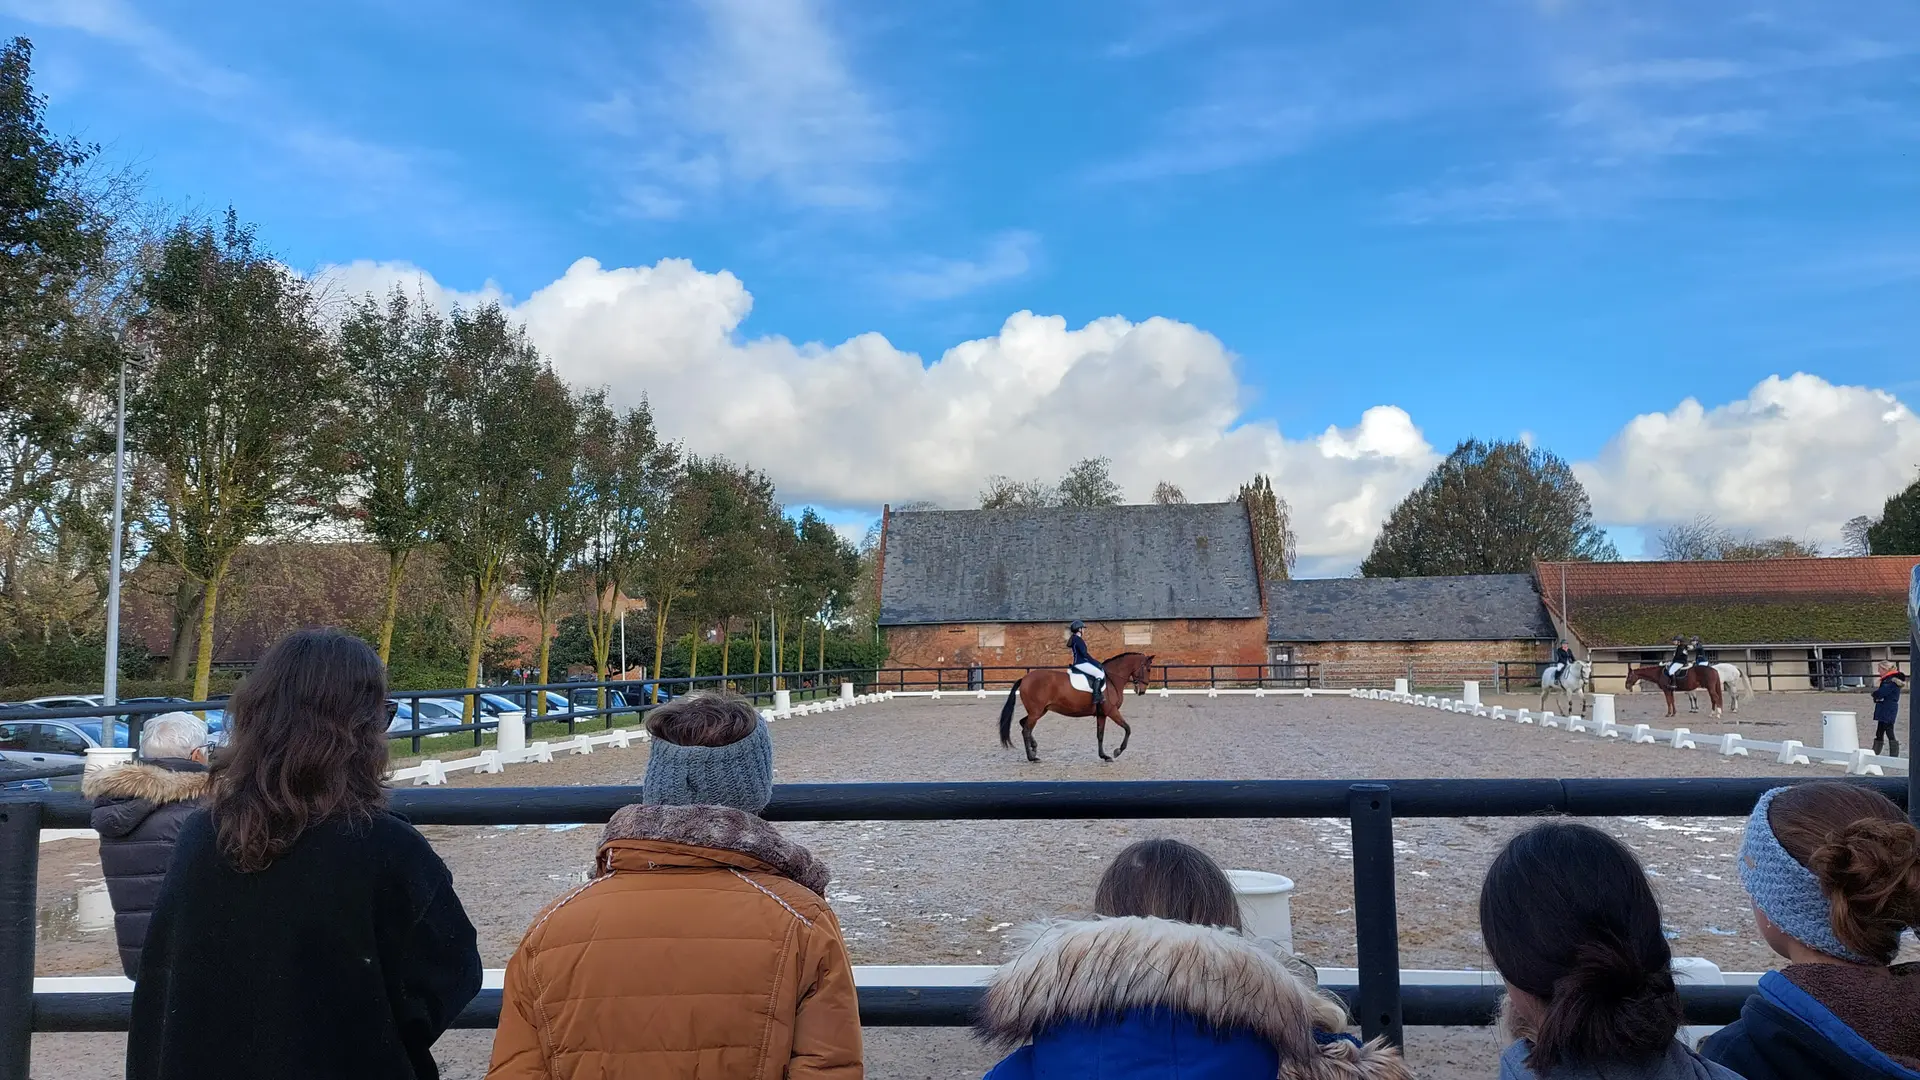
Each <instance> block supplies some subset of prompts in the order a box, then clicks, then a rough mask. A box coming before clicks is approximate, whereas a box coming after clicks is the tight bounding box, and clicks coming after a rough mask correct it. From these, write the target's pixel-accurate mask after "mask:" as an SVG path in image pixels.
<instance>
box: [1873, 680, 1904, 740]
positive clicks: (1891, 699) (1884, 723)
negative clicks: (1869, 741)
mask: <svg viewBox="0 0 1920 1080" xmlns="http://www.w3.org/2000/svg"><path fill="white" fill-rule="evenodd" d="M1906 681H1907V674H1906V672H1904V671H1901V670H1900V669H1899V668H1896V667H1894V666H1893V665H1892V664H1882V665H1880V682H1879V683H1878V684H1877V685H1875V686H1874V688H1873V752H1874V753H1876V754H1877V753H1879V752H1880V746H1881V744H1882V742H1884V743H1885V744H1886V747H1887V753H1888V754H1889V755H1891V756H1893V757H1899V756H1900V736H1899V735H1898V734H1896V730H1897V729H1898V727H1899V722H1900V689H1901V687H1902V685H1903V684H1905V683H1906Z"/></svg>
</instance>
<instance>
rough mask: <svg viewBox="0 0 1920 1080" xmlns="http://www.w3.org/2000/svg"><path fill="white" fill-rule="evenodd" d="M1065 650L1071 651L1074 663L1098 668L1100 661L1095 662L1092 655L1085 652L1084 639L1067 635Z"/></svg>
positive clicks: (1076, 635)
mask: <svg viewBox="0 0 1920 1080" xmlns="http://www.w3.org/2000/svg"><path fill="white" fill-rule="evenodd" d="M1067 648H1069V649H1072V650H1073V662H1074V663H1076V664H1092V665H1093V666H1094V667H1099V666H1100V661H1098V660H1095V659H1094V658H1093V654H1092V653H1090V652H1088V651H1087V641H1086V639H1085V638H1083V637H1081V636H1080V635H1079V634H1068V635H1067Z"/></svg>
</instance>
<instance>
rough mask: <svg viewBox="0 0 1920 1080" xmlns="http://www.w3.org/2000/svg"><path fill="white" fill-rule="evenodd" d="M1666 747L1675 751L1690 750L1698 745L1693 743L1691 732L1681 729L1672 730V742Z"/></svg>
mask: <svg viewBox="0 0 1920 1080" xmlns="http://www.w3.org/2000/svg"><path fill="white" fill-rule="evenodd" d="M1667 745H1669V746H1671V747H1673V748H1674V749H1675V750H1692V749H1694V748H1695V747H1697V746H1698V745H1699V744H1697V743H1695V742H1694V741H1693V732H1691V731H1688V730H1687V729H1686V728H1683V727H1682V728H1674V729H1673V741H1672V742H1671V743H1668V744H1667Z"/></svg>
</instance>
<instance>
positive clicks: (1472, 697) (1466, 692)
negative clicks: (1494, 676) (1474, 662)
mask: <svg viewBox="0 0 1920 1080" xmlns="http://www.w3.org/2000/svg"><path fill="white" fill-rule="evenodd" d="M1460 700H1462V701H1464V702H1466V703H1467V704H1468V705H1469V706H1472V705H1478V704H1480V683H1479V682H1478V681H1476V680H1473V679H1468V680H1467V681H1465V682H1463V683H1461V684H1460Z"/></svg>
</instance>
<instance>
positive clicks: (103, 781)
mask: <svg viewBox="0 0 1920 1080" xmlns="http://www.w3.org/2000/svg"><path fill="white" fill-rule="evenodd" d="M211 790H212V775H211V774H210V773H208V772H207V767H206V766H205V765H202V764H200V763H199V762H197V761H185V760H177V759H171V758H169V759H165V760H162V761H157V762H149V761H134V762H128V763H127V764H124V765H116V766H114V767H113V768H111V769H98V770H95V771H93V772H90V773H86V774H85V775H83V776H82V777H81V778H80V793H81V794H83V795H86V796H88V797H90V798H92V799H93V813H92V815H91V819H90V821H89V824H91V825H92V826H93V828H94V831H95V832H98V833H99V834H100V835H102V836H108V837H120V836H125V835H127V834H128V833H131V832H132V831H133V830H134V829H136V828H138V827H139V826H140V823H141V822H143V821H145V820H146V819H147V818H148V817H149V816H150V815H152V813H153V812H154V811H155V810H158V809H159V808H161V807H163V806H168V805H171V804H173V803H185V802H197V801H199V800H201V799H204V798H206V796H207V793H208V792H209V791H211Z"/></svg>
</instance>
